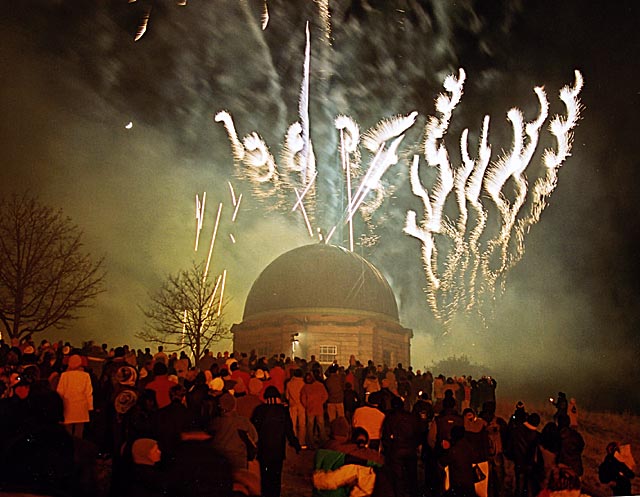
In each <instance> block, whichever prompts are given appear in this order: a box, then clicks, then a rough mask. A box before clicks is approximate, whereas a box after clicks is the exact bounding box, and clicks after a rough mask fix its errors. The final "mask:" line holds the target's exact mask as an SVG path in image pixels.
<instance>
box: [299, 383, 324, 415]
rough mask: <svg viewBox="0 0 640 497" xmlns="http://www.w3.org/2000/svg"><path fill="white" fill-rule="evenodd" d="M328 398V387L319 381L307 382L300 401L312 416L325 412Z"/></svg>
mask: <svg viewBox="0 0 640 497" xmlns="http://www.w3.org/2000/svg"><path fill="white" fill-rule="evenodd" d="M328 398H329V394H328V393H327V389H326V388H324V385H323V384H322V383H320V382H319V381H314V382H313V383H305V385H304V387H302V391H301V392H300V401H301V402H302V405H303V406H304V408H305V410H306V411H307V414H308V415H310V416H314V415H322V414H324V403H325V402H326V401H327V399H328Z"/></svg>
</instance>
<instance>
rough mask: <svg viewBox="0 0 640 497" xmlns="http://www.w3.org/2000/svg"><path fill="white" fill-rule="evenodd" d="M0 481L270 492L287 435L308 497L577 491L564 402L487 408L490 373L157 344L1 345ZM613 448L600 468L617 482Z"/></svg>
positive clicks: (53, 486) (622, 481) (77, 492)
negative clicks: (196, 356) (547, 408)
mask: <svg viewBox="0 0 640 497" xmlns="http://www.w3.org/2000/svg"><path fill="white" fill-rule="evenodd" d="M0 367H1V374H0V396H1V397H2V398H1V400H0V419H2V423H1V427H0V430H1V433H0V440H2V449H1V451H0V491H5V492H6V491H11V492H24V493H29V494H40V495H51V496H57V495H60V496H63V497H64V496H69V497H75V496H84V495H105V496H107V495H112V496H123V497H127V496H131V497H133V496H135V497H155V496H185V497H186V496H200V495H202V496H205V495H206V496H227V495H228V496H232V495H233V496H243V495H251V496H257V495H261V496H265V497H278V496H280V493H281V485H282V472H283V465H284V460H285V458H286V455H287V449H286V446H287V444H288V445H289V446H290V447H291V448H292V449H291V450H290V451H289V452H290V454H291V453H292V450H295V451H296V452H297V453H300V451H303V450H307V451H314V468H313V475H312V481H313V495H314V496H318V497H333V496H344V497H346V496H350V497H365V496H384V497H394V496H397V497H405V496H410V497H417V496H419V495H421V496H422V495H424V496H429V497H441V496H445V495H452V496H461V497H466V496H469V497H474V496H479V497H506V496H507V495H514V496H515V497H535V496H541V497H547V496H554V495H560V494H558V493H557V492H564V493H562V495H580V477H581V476H582V474H583V466H582V451H583V449H584V440H583V438H582V436H581V435H580V433H579V431H578V430H577V423H578V421H577V407H576V405H575V401H573V402H572V401H571V400H569V399H567V398H566V395H565V394H564V393H562V392H559V394H558V397H557V399H550V400H551V401H552V402H553V404H554V405H555V407H556V409H557V413H556V414H555V416H554V418H553V420H551V421H549V422H548V423H546V424H545V425H544V426H543V427H541V426H540V425H541V418H540V415H539V414H538V413H536V412H527V410H526V408H525V405H524V404H523V403H522V402H519V403H518V404H517V405H516V407H515V410H514V412H513V414H512V415H511V416H510V417H509V419H507V420H505V419H503V418H501V417H499V416H498V415H497V414H496V386H497V383H496V380H495V379H494V378H491V377H488V376H487V377H482V378H479V379H475V378H472V377H470V376H460V377H449V378H447V377H444V376H443V375H438V376H435V377H434V375H433V374H432V373H431V372H429V371H425V372H421V371H419V370H418V371H415V372H414V371H413V369H412V368H411V367H410V366H409V367H407V368H405V367H403V365H402V364H397V365H396V366H395V367H388V366H387V365H384V364H382V365H376V364H374V363H373V361H371V360H370V361H368V362H367V363H366V364H363V363H361V362H360V361H359V360H357V358H356V357H354V356H351V358H350V360H349V363H348V364H344V365H339V364H337V363H335V362H334V363H333V364H331V365H327V364H325V365H323V364H321V363H320V362H319V361H318V360H316V358H315V357H314V356H311V357H310V358H309V360H306V359H303V358H297V357H296V358H291V357H286V356H285V354H276V355H273V356H272V357H259V356H258V355H256V354H255V352H253V351H252V352H249V353H231V354H230V353H228V352H225V353H218V354H217V355H214V354H213V353H211V352H210V351H208V350H207V351H205V353H204V355H203V357H202V358H201V359H200V360H199V361H197V364H192V362H191V360H190V358H189V357H188V356H187V355H186V354H185V353H184V352H182V353H180V354H177V353H171V354H167V353H166V352H165V351H164V350H163V347H162V346H158V347H157V350H155V351H154V352H153V353H152V351H151V349H150V348H146V349H145V350H133V349H130V348H129V347H127V346H120V347H115V348H113V349H109V348H108V346H107V345H106V344H103V345H102V346H96V345H94V344H92V343H88V344H85V346H84V347H82V348H74V347H72V346H71V344H68V343H66V344H64V343H62V342H59V343H53V344H52V343H49V342H47V341H46V340H43V341H42V342H41V343H40V344H39V345H36V344H35V343H34V342H33V341H32V340H28V339H27V340H23V341H22V342H17V341H15V342H14V343H12V344H6V343H4V342H0ZM617 452H619V447H618V445H617V444H615V443H612V444H610V445H609V446H608V447H607V456H606V458H605V460H604V461H603V463H602V465H601V467H600V479H601V481H602V482H603V483H607V484H609V485H610V486H611V489H612V491H613V494H614V495H627V494H629V493H630V488H631V487H630V481H631V479H632V478H633V477H634V474H633V472H632V470H631V468H629V467H628V466H627V465H625V464H624V462H622V461H621V459H620V458H619V457H617Z"/></svg>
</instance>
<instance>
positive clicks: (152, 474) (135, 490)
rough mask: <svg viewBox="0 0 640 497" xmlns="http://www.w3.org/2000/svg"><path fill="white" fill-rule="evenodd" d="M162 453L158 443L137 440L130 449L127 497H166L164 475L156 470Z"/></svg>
mask: <svg viewBox="0 0 640 497" xmlns="http://www.w3.org/2000/svg"><path fill="white" fill-rule="evenodd" d="M161 456H162V451H161V450H160V447H159V445H158V443H157V442H156V441H155V440H153V439H150V438H139V439H137V440H136V441H135V442H133V445H132V447H131V463H132V464H131V468H129V475H130V478H128V483H127V485H126V492H127V496H128V497H160V496H163V495H166V481H165V477H164V473H163V472H161V471H159V470H158V464H157V463H158V462H160V458H161Z"/></svg>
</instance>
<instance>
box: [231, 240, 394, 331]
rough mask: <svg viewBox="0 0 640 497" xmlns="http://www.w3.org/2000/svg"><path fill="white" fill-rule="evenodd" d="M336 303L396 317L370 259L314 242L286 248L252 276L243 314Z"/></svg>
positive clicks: (390, 296)
mask: <svg viewBox="0 0 640 497" xmlns="http://www.w3.org/2000/svg"><path fill="white" fill-rule="evenodd" d="M303 309H305V310H308V309H323V310H326V309H335V310H339V311H340V312H344V311H355V312H356V313H361V312H362V311H364V312H368V313H375V314H383V315H384V316H385V317H387V318H391V319H392V320H394V321H396V322H397V321H399V319H398V306H397V304H396V299H395V297H394V295H393V291H392V290H391V287H390V286H389V283H388V282H387V280H386V279H385V277H384V276H383V275H382V274H381V273H380V271H378V270H377V269H376V268H375V267H374V266H373V265H372V264H371V263H369V262H367V261H366V260H365V259H363V258H362V257H360V256H359V255H357V254H355V253H353V252H349V251H348V250H346V249H343V248H341V247H336V246H334V245H327V244H324V243H318V244H314V245H305V246H302V247H298V248H296V249H293V250H291V251H289V252H286V253H284V254H282V255H281V256H279V257H278V258H276V259H275V260H274V261H273V262H272V263H271V264H269V265H268V266H267V267H266V268H265V269H264V270H263V271H262V273H261V274H260V276H258V279H256V281H255V282H254V284H253V286H252V287H251V290H250V291H249V295H248V296H247V301H246V303H245V306H244V316H243V319H245V320H246V319H248V318H252V317H255V316H257V315H259V314H264V313H272V312H274V311H284V310H288V311H293V310H303Z"/></svg>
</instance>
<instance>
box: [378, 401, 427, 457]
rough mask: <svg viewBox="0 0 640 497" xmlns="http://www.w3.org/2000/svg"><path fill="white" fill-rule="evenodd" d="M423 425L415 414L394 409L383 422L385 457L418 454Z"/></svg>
mask: <svg viewBox="0 0 640 497" xmlns="http://www.w3.org/2000/svg"><path fill="white" fill-rule="evenodd" d="M421 431H422V430H421V426H420V421H419V419H418V417H417V416H416V415H415V414H412V413H410V412H407V411H405V410H403V409H394V410H392V411H391V412H389V413H388V414H387V416H386V417H385V418H384V423H382V447H383V449H384V454H385V457H389V458H403V457H409V456H416V454H417V449H418V445H419V444H420V434H421Z"/></svg>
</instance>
